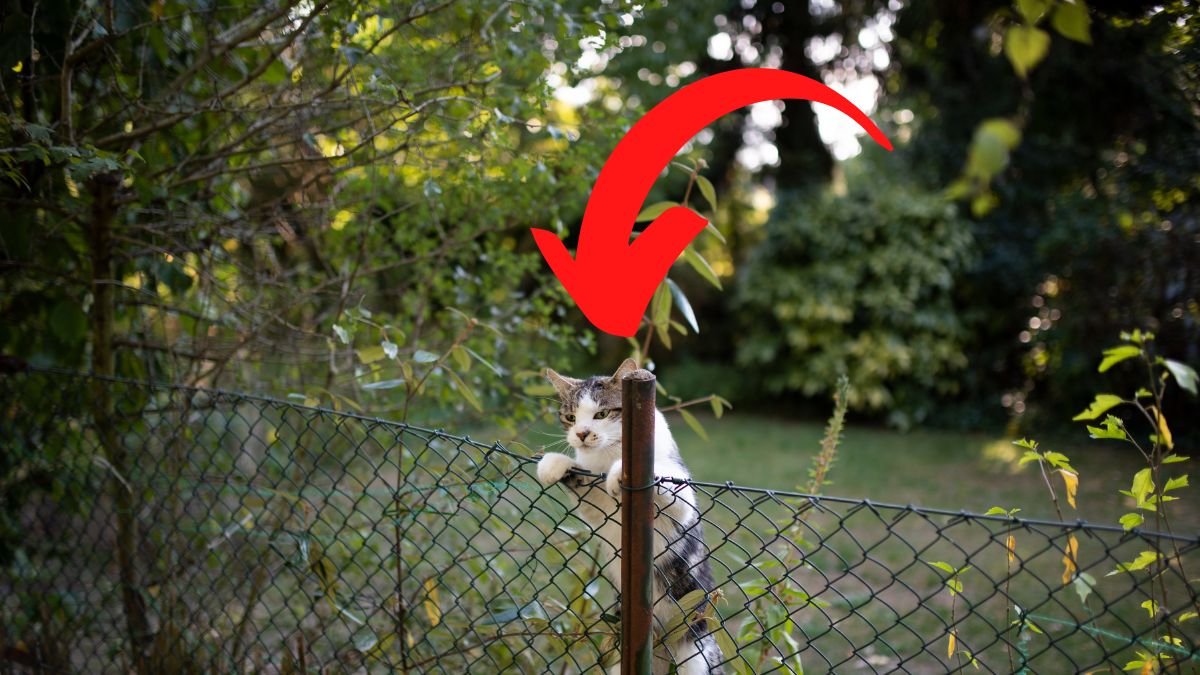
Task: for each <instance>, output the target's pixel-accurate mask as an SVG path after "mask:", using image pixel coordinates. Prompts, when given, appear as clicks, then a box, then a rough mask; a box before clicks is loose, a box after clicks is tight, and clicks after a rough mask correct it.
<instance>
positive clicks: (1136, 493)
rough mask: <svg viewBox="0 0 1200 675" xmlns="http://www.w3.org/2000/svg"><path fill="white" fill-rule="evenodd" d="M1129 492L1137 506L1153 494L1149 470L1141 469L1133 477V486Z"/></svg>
mask: <svg viewBox="0 0 1200 675" xmlns="http://www.w3.org/2000/svg"><path fill="white" fill-rule="evenodd" d="M1129 492H1130V493H1131V494H1132V495H1133V498H1134V499H1136V500H1137V502H1138V504H1141V503H1143V502H1145V501H1146V497H1147V496H1148V495H1149V494H1150V493H1152V492H1154V476H1153V474H1152V473H1151V471H1150V469H1149V468H1146V469H1142V470H1141V471H1138V472H1137V473H1135V474H1134V475H1133V486H1132V487H1130V488H1129Z"/></svg>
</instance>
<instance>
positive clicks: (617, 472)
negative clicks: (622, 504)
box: [604, 459, 623, 499]
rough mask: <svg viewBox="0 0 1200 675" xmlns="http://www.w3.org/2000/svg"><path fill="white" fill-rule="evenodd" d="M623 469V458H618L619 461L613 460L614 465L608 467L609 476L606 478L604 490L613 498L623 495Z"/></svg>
mask: <svg viewBox="0 0 1200 675" xmlns="http://www.w3.org/2000/svg"><path fill="white" fill-rule="evenodd" d="M622 470H623V467H622V466H621V460H619V459H618V460H617V461H615V462H613V464H612V466H610V467H609V468H608V476H607V477H606V478H605V479H604V491H605V492H607V493H608V496H609V497H612V498H613V499H619V498H620V497H621V487H622V486H621V473H622Z"/></svg>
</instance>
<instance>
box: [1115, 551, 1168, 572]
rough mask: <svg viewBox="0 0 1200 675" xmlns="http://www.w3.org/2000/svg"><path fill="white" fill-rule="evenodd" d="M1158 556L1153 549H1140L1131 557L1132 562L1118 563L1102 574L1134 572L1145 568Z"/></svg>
mask: <svg viewBox="0 0 1200 675" xmlns="http://www.w3.org/2000/svg"><path fill="white" fill-rule="evenodd" d="M1159 557H1160V556H1159V554H1158V553H1157V552H1155V551H1142V552H1141V553H1139V554H1138V556H1137V557H1136V558H1134V559H1133V562H1129V563H1120V564H1119V565H1117V568H1116V569H1115V570H1113V571H1111V572H1109V573H1108V574H1106V575H1104V576H1108V577H1111V576H1112V575H1114V574H1120V573H1121V572H1136V571H1138V570H1141V569H1145V568H1146V567H1147V566H1149V565H1150V564H1152V563H1153V562H1155V561H1156V560H1158V559H1159Z"/></svg>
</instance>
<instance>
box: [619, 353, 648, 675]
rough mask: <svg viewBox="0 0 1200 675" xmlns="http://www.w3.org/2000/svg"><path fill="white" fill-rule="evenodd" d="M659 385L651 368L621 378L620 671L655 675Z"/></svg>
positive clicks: (634, 674)
mask: <svg viewBox="0 0 1200 675" xmlns="http://www.w3.org/2000/svg"><path fill="white" fill-rule="evenodd" d="M654 386H655V378H654V375H653V374H651V373H650V372H649V371H647V370H636V371H634V372H632V373H630V374H629V375H627V376H625V379H624V380H623V381H622V382H621V410H622V412H621V425H622V428H621V466H622V467H623V468H622V476H621V477H622V480H623V481H624V484H625V491H624V493H623V494H622V498H621V675H650V672H651V668H652V660H653V649H654V640H653V632H652V631H653V625H652V621H651V619H652V616H653V615H652V603H653V598H652V597H651V593H652V592H653V588H654V541H653V536H654V489H653V486H652V485H651V483H652V482H653V481H654Z"/></svg>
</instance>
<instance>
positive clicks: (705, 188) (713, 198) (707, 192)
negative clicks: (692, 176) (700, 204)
mask: <svg viewBox="0 0 1200 675" xmlns="http://www.w3.org/2000/svg"><path fill="white" fill-rule="evenodd" d="M696 187H698V188H700V194H702V195H704V199H705V200H706V201H707V202H708V205H709V206H711V207H712V210H713V213H716V212H717V191H716V190H714V189H713V184H712V183H710V182H708V179H707V178H705V177H704V176H700V175H697V176H696Z"/></svg>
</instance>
